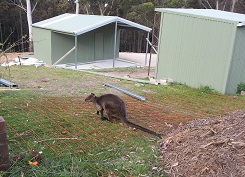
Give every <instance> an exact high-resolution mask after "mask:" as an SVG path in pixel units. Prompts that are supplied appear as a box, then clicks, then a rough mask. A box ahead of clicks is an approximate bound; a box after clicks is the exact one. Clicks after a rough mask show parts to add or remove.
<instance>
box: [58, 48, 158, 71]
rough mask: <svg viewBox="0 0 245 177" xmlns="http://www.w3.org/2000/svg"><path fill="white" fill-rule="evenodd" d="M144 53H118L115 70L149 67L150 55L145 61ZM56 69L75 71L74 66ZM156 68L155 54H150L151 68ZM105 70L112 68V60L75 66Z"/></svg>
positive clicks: (63, 65) (61, 65)
mask: <svg viewBox="0 0 245 177" xmlns="http://www.w3.org/2000/svg"><path fill="white" fill-rule="evenodd" d="M145 56H146V54H145V53H128V52H120V53H119V59H116V60H115V66H114V67H116V68H124V67H137V66H145V62H146V63H147V64H146V66H148V65H149V57H150V54H148V55H147V60H145ZM56 66H57V67H62V68H69V69H75V64H74V63H70V64H60V65H56ZM155 66H156V54H152V59H151V67H155ZM105 68H113V59H108V60H100V61H95V62H90V63H79V64H78V65H77V69H105Z"/></svg>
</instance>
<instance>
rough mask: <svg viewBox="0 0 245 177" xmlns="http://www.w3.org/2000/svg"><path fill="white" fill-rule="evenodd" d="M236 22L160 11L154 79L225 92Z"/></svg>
mask: <svg viewBox="0 0 245 177" xmlns="http://www.w3.org/2000/svg"><path fill="white" fill-rule="evenodd" d="M236 25H237V23H232V22H230V21H219V20H216V19H209V18H207V17H201V16H192V15H187V14H180V13H174V12H173V13H171V12H164V13H162V18H161V27H160V35H159V41H160V42H159V46H158V60H157V69H156V78H158V79H163V78H171V79H173V80H174V81H175V82H180V83H185V84H187V85H190V86H192V87H196V88H197V87H200V86H201V85H203V86H210V87H211V88H213V89H215V90H217V91H219V92H221V93H225V92H226V84H227V83H226V82H227V77H228V73H229V67H230V62H231V58H232V54H233V51H232V50H233V44H234V39H235V32H236V28H237V26H236Z"/></svg>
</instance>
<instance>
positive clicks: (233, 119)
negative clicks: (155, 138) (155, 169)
mask: <svg viewBox="0 0 245 177" xmlns="http://www.w3.org/2000/svg"><path fill="white" fill-rule="evenodd" d="M244 127H245V110H239V111H235V112H233V113H231V114H229V115H226V116H224V117H214V118H208V119H197V120H193V121H191V122H189V123H188V124H186V125H180V126H179V127H178V128H177V129H173V130H172V131H171V132H169V133H168V134H167V135H166V136H165V137H164V138H163V139H162V141H161V147H160V154H161V156H160V159H161V160H162V161H163V164H164V165H165V168H164V171H165V173H166V174H168V176H175V177H177V176H178V177H186V176H188V177H194V176H195V177H197V176H200V177H201V176H202V177H207V176H208V177H225V176H227V177H228V176H236V177H242V176H245V130H244Z"/></svg>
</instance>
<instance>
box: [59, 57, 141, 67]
mask: <svg viewBox="0 0 245 177" xmlns="http://www.w3.org/2000/svg"><path fill="white" fill-rule="evenodd" d="M56 66H57V67H62V68H69V69H75V64H74V63H71V64H61V65H56ZM136 66H141V64H139V63H134V62H131V61H126V60H118V59H117V60H115V66H114V67H116V68H119V67H120V68H124V67H136ZM105 68H113V60H112V59H108V60H101V61H97V62H93V63H80V64H78V65H77V69H105Z"/></svg>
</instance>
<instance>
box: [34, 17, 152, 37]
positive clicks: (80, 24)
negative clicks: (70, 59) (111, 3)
mask: <svg viewBox="0 0 245 177" xmlns="http://www.w3.org/2000/svg"><path fill="white" fill-rule="evenodd" d="M115 22H117V23H118V26H122V27H127V28H136V29H140V30H143V31H147V32H150V31H151V28H148V27H146V26H143V25H140V24H138V23H134V22H132V21H129V20H126V19H123V18H120V17H117V16H99V15H84V14H69V13H65V14H62V15H59V16H56V17H53V18H50V19H47V20H44V21H41V22H37V23H34V24H33V25H32V26H33V27H39V28H44V29H50V30H54V31H58V32H62V33H67V34H72V35H80V34H83V33H86V32H88V31H91V30H94V29H96V28H99V27H102V26H105V25H108V24H110V23H115Z"/></svg>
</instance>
